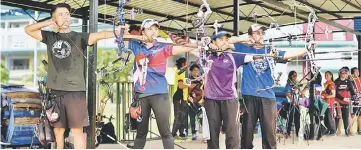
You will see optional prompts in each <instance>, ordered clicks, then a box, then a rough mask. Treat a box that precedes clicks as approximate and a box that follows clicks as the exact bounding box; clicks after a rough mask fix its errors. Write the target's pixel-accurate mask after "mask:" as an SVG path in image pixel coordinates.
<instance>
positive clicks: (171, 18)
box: [109, 3, 187, 22]
mask: <svg viewBox="0 0 361 150" xmlns="http://www.w3.org/2000/svg"><path fill="white" fill-rule="evenodd" d="M109 5H111V6H115V7H118V4H115V3H111V4H109ZM124 8H125V9H132V8H134V9H140V8H136V7H130V6H124ZM142 10H143V13H146V14H150V15H155V16H159V17H167V18H169V20H178V21H182V22H187V20H186V19H184V18H180V17H177V16H172V15H167V14H163V13H159V12H154V11H151V10H146V9H142Z"/></svg>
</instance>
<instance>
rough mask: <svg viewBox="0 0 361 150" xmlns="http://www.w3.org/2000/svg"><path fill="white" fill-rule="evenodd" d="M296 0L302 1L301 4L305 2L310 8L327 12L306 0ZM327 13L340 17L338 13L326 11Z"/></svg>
mask: <svg viewBox="0 0 361 150" xmlns="http://www.w3.org/2000/svg"><path fill="white" fill-rule="evenodd" d="M296 1H298V2H300V3H302V4H305V5H307V6H309V7H311V8H314V9H317V10H319V11H323V12H327V10H326V9H322V8H320V7H317V6H315V5H313V4H311V3H309V2H307V1H306V0H296ZM297 11H299V10H297ZM328 14H330V15H332V16H335V17H336V18H342V16H341V15H338V14H335V13H328Z"/></svg>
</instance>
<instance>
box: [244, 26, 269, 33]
mask: <svg viewBox="0 0 361 150" xmlns="http://www.w3.org/2000/svg"><path fill="white" fill-rule="evenodd" d="M259 29H263V31H266V30H267V27H265V26H262V25H259V24H253V25H251V26H250V27H249V28H248V34H249V35H251V34H252V32H254V31H257V30H259Z"/></svg>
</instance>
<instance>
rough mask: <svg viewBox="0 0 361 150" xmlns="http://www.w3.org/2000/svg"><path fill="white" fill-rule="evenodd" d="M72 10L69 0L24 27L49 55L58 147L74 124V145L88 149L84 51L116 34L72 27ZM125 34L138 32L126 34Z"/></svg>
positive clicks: (62, 144)
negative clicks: (45, 18)
mask: <svg viewBox="0 0 361 150" xmlns="http://www.w3.org/2000/svg"><path fill="white" fill-rule="evenodd" d="M70 10H71V8H70V6H69V5H68V4H66V3H59V4H57V5H55V6H54V7H53V8H52V9H51V11H50V14H51V17H52V18H51V20H48V21H43V22H38V23H35V24H32V25H28V26H26V27H25V32H26V33H27V34H28V35H30V36H31V37H33V38H34V39H36V40H39V41H41V42H43V43H44V44H46V45H47V54H48V58H49V60H48V62H49V64H48V70H49V72H48V82H47V87H48V88H49V89H50V90H51V92H52V93H53V94H55V95H56V96H57V98H56V99H55V101H56V103H57V105H58V107H59V110H60V113H59V114H60V115H59V118H58V121H56V122H53V126H54V133H55V137H56V143H57V144H56V145H57V149H63V147H64V131H65V129H66V128H71V133H72V135H73V136H74V147H75V148H76V149H85V148H86V141H85V139H86V137H85V136H84V135H83V127H85V126H89V117H88V109H87V104H86V95H85V91H86V88H85V77H84V71H85V70H84V63H85V60H84V58H85V56H84V52H85V51H86V49H87V47H88V46H90V45H94V44H95V43H96V42H97V41H99V40H103V39H109V38H114V34H113V32H112V31H101V32H96V33H78V32H74V31H71V30H70V29H69V27H70V24H71V22H70V19H71V16H70V15H71V14H70ZM45 27H51V28H53V29H54V30H55V32H53V31H45V30H42V29H43V28H45ZM120 28H124V26H120ZM119 30H120V29H119ZM117 33H118V34H119V33H120V32H119V31H118V32H117ZM126 37H128V38H136V37H137V36H131V35H126ZM83 57H84V58H83Z"/></svg>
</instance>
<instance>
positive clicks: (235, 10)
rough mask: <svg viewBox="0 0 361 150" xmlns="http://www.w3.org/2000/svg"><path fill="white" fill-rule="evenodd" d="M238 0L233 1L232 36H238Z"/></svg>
mask: <svg viewBox="0 0 361 150" xmlns="http://www.w3.org/2000/svg"><path fill="white" fill-rule="evenodd" d="M238 17H239V0H233V19H234V21H233V35H234V36H239V19H238Z"/></svg>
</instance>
